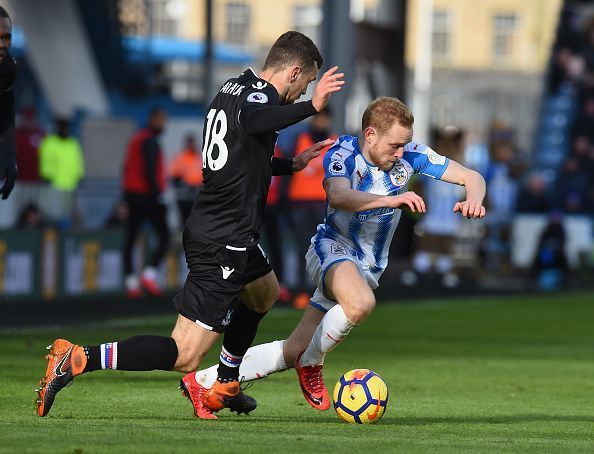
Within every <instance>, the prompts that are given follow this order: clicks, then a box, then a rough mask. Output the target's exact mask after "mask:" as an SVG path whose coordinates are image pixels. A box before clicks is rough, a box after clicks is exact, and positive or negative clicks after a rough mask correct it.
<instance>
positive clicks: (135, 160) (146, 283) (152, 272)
mask: <svg viewBox="0 0 594 454" xmlns="http://www.w3.org/2000/svg"><path fill="white" fill-rule="evenodd" d="M166 124H167V114H166V113H165V111H164V110H162V109H159V108H156V109H153V110H151V112H150V114H149V118H148V123H147V126H146V127H144V128H142V129H140V130H139V131H138V132H137V133H136V134H134V136H132V138H131V139H130V142H129V144H128V149H127V151H126V159H125V163H124V175H123V190H124V200H125V201H126V203H127V204H128V222H127V225H126V243H125V245H124V272H125V275H126V278H125V285H126V293H127V295H128V297H129V298H138V297H140V296H142V291H141V288H143V289H144V290H146V291H147V292H148V293H149V294H151V295H153V296H161V295H162V291H161V288H160V286H159V284H158V282H157V266H158V265H159V263H160V262H161V260H162V259H163V257H164V256H165V253H166V252H167V247H168V246H169V230H168V228H167V221H166V216H167V208H166V207H165V204H164V203H163V201H162V194H163V191H164V190H165V185H166V178H167V177H166V171H165V162H164V158H163V152H162V150H161V145H160V144H159V141H158V139H159V136H160V135H161V133H162V132H163V130H164V129H165V125H166ZM145 221H147V222H149V223H150V224H152V226H153V228H154V229H155V233H156V234H157V236H158V245H157V247H156V249H155V251H154V252H153V254H152V257H151V259H150V261H149V262H148V264H147V266H145V267H144V268H143V270H142V273H141V275H140V279H139V278H138V276H136V274H134V271H133V265H132V249H133V247H134V243H135V241H136V239H137V237H138V234H139V233H140V230H141V228H142V226H143V223H144V222H145Z"/></svg>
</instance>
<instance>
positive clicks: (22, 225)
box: [15, 202, 47, 229]
mask: <svg viewBox="0 0 594 454" xmlns="http://www.w3.org/2000/svg"><path fill="white" fill-rule="evenodd" d="M46 225H47V222H46V220H45V219H44V217H43V214H42V213H41V210H40V209H39V207H38V206H37V205H36V204H35V203H33V202H29V203H28V204H27V205H25V207H23V209H22V210H21V212H20V213H19V216H18V220H17V224H16V226H15V228H17V229H42V228H43V227H45V226H46Z"/></svg>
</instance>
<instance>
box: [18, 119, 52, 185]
mask: <svg viewBox="0 0 594 454" xmlns="http://www.w3.org/2000/svg"><path fill="white" fill-rule="evenodd" d="M44 136H45V131H44V130H43V129H41V128H40V127H39V124H38V122H37V111H36V110H35V108H33V107H29V108H27V109H25V110H23V112H22V115H21V122H20V124H19V125H18V126H17V128H16V144H17V150H19V152H18V154H17V165H18V167H19V182H21V183H23V182H39V181H41V176H40V175H39V145H40V144H41V141H42V139H43V137H44Z"/></svg>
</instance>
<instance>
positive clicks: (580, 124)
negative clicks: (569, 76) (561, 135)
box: [573, 96, 594, 141]
mask: <svg viewBox="0 0 594 454" xmlns="http://www.w3.org/2000/svg"><path fill="white" fill-rule="evenodd" d="M573 132H574V137H575V136H584V137H585V138H587V139H588V140H590V141H594V96H591V97H587V98H585V99H584V100H583V102H582V107H581V111H580V112H579V114H578V115H577V118H576V120H575V122H574V128H573Z"/></svg>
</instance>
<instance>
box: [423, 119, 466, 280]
mask: <svg viewBox="0 0 594 454" xmlns="http://www.w3.org/2000/svg"><path fill="white" fill-rule="evenodd" d="M463 140H464V134H463V132H462V131H461V130H459V129H458V128H456V127H454V126H448V127H446V128H435V129H434V130H433V131H432V146H433V147H434V148H435V151H437V152H438V153H439V154H441V155H443V156H446V157H447V158H450V159H454V160H455V161H457V162H460V163H462V162H463V161H462V159H461V157H462V154H463ZM421 184H422V189H421V194H422V197H423V198H424V200H425V203H426V204H427V206H429V207H431V208H430V209H429V210H428V211H427V213H426V214H425V215H424V216H423V217H422V218H421V220H420V222H419V224H418V228H417V232H418V233H420V234H421V238H420V241H419V248H418V251H417V252H416V253H415V255H414V257H413V267H414V270H415V271H416V272H417V273H419V274H427V273H430V272H437V274H439V275H440V276H441V278H442V282H443V283H444V285H447V286H456V285H457V283H458V282H459V278H458V276H457V275H456V274H455V273H454V261H453V258H452V243H453V239H454V238H455V237H456V236H457V234H458V229H459V225H460V222H461V217H460V216H459V215H458V214H457V213H454V212H453V211H452V208H453V206H454V205H455V203H456V202H458V201H460V200H463V199H464V194H465V192H464V188H462V187H461V186H457V185H453V184H446V183H444V182H442V181H438V180H434V179H431V178H423V179H422V183H421Z"/></svg>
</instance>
